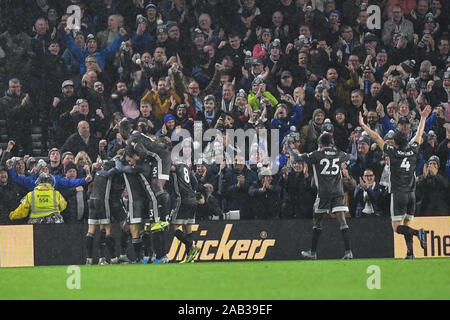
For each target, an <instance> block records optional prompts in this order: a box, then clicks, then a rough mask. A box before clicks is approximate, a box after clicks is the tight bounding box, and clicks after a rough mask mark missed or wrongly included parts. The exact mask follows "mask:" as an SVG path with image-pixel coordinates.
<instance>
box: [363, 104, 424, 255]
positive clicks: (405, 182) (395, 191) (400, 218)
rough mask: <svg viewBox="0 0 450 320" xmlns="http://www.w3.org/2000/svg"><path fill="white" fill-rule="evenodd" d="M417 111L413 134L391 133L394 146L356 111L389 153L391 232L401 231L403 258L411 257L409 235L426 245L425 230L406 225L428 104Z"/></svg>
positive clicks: (413, 203)
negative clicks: (403, 246)
mask: <svg viewBox="0 0 450 320" xmlns="http://www.w3.org/2000/svg"><path fill="white" fill-rule="evenodd" d="M419 113H420V123H419V128H418V129H417V133H416V135H415V136H414V138H413V139H412V140H411V141H410V142H408V140H407V136H406V135H405V134H404V133H403V132H401V131H398V132H396V133H395V134H394V146H390V145H388V144H386V143H385V142H384V140H383V138H381V137H380V135H378V133H376V132H375V131H373V130H371V129H370V128H369V127H368V126H367V125H366V124H365V123H364V118H363V116H362V115H361V113H360V114H359V124H360V125H361V127H362V128H363V129H364V130H365V131H366V132H367V133H368V134H369V135H370V137H372V138H373V139H374V140H375V141H376V143H377V144H378V146H379V147H380V148H381V149H382V150H383V151H384V152H385V153H386V155H387V156H388V157H389V163H390V166H389V168H390V177H391V178H390V180H391V181H390V184H391V218H392V228H393V229H394V231H395V232H397V233H399V234H403V236H404V237H405V242H406V247H407V249H408V252H407V255H406V258H407V259H414V252H413V236H416V237H418V238H419V241H420V245H421V247H422V248H423V249H425V248H426V245H427V242H426V232H425V230H424V229H420V230H415V229H412V228H411V227H409V226H408V224H409V222H410V221H411V220H412V219H413V218H414V213H415V208H416V196H415V191H416V177H415V170H416V162H417V155H418V153H419V147H420V144H421V143H422V135H423V132H424V129H425V121H426V120H427V118H428V116H429V115H430V113H431V106H429V105H428V106H426V107H425V108H424V109H423V110H420V111H419Z"/></svg>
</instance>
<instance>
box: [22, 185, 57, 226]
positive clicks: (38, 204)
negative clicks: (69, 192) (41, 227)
mask: <svg viewBox="0 0 450 320" xmlns="http://www.w3.org/2000/svg"><path fill="white" fill-rule="evenodd" d="M57 193H58V191H56V190H55V189H53V188H52V189H44V190H42V189H39V188H36V189H34V190H33V191H32V192H29V193H28V194H27V197H28V203H29V204H30V205H31V210H30V219H35V218H42V217H46V216H49V215H51V214H52V213H60V212H59V208H58V207H59V206H58V198H59V197H58V196H57Z"/></svg>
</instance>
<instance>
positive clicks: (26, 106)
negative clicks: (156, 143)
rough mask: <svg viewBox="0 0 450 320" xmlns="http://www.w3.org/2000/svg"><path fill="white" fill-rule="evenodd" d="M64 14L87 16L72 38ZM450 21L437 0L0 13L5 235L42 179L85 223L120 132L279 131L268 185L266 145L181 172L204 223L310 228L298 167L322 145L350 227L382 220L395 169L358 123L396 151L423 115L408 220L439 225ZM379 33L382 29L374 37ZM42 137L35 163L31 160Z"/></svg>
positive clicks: (447, 135) (51, 1)
mask: <svg viewBox="0 0 450 320" xmlns="http://www.w3.org/2000/svg"><path fill="white" fill-rule="evenodd" d="M71 5H76V6H79V8H80V9H81V10H80V14H81V17H80V18H81V21H80V25H79V28H75V29H73V28H70V25H72V21H70V19H72V18H73V15H72V13H71V12H69V13H67V8H68V7H69V6H71ZM371 5H377V6H378V7H379V8H380V10H379V14H380V17H375V19H373V18H374V17H373V16H371V15H373V14H377V12H378V11H375V13H373V12H372V11H369V10H368V8H369V6H371ZM448 7H449V3H448V2H447V1H444V0H417V1H416V0H312V1H308V0H296V1H295V0H270V1H265V0H264V1H262V0H260V1H258V0H189V1H187V0H159V1H158V0H154V1H152V2H148V1H144V0H126V1H125V0H91V1H84V0H57V1H56V0H5V1H2V2H1V4H0V89H1V92H2V93H1V94H0V115H1V116H0V119H4V120H6V121H5V123H6V132H7V140H8V141H9V140H11V141H14V143H12V142H11V143H9V144H8V146H7V147H6V148H4V149H5V150H2V163H1V166H0V223H10V221H9V219H8V215H9V212H10V211H12V210H14V209H15V208H16V207H17V205H18V204H19V202H20V199H21V198H22V197H23V196H24V195H25V194H26V193H27V192H28V191H30V188H32V181H34V180H33V178H30V179H28V180H26V179H25V178H26V177H33V176H35V175H38V174H39V172H41V171H42V170H45V169H43V168H47V169H48V171H49V172H50V173H51V174H52V175H54V176H57V177H59V178H58V179H59V180H58V181H59V182H58V183H59V184H58V183H57V186H56V189H60V190H61V192H62V195H63V196H64V197H65V198H66V200H67V201H68V207H67V209H66V213H65V214H64V213H63V217H64V219H65V220H66V222H76V221H78V222H83V221H85V220H86V218H87V212H86V210H87V208H88V206H87V204H86V201H87V200H86V199H87V198H88V196H87V195H88V193H89V182H90V179H91V178H92V177H91V173H92V172H93V171H95V170H98V169H99V168H100V167H101V165H102V159H103V160H105V159H106V158H112V157H114V156H115V155H116V153H117V151H118V150H120V149H122V148H123V147H124V146H125V142H124V140H123V138H122V137H121V136H120V133H119V130H118V123H119V121H120V120H121V119H122V118H124V117H126V118H128V119H129V120H130V121H131V122H132V123H133V125H134V126H135V129H136V130H138V131H140V132H142V133H144V134H148V135H155V136H157V137H161V136H163V137H168V138H170V137H171V136H172V133H173V132H176V131H177V129H179V128H183V129H186V130H188V131H189V132H191V133H192V135H193V133H194V130H195V128H196V127H195V125H194V124H195V122H196V121H199V122H201V124H202V128H203V130H207V129H209V128H216V129H218V130H220V131H221V132H223V135H224V137H226V135H227V132H226V129H244V130H247V129H255V130H256V132H261V130H265V129H278V130H279V137H280V141H279V142H280V148H279V159H278V163H279V166H280V170H279V171H278V173H276V174H272V175H267V174H262V173H261V172H262V171H263V170H262V169H263V168H264V167H263V166H261V165H260V164H264V165H265V164H267V158H268V154H269V150H268V146H264V145H263V146H261V145H256V146H249V151H248V152H247V153H246V156H245V157H241V156H233V157H232V158H231V159H230V158H227V159H226V160H227V161H226V163H225V164H217V163H214V162H208V161H202V162H199V163H193V162H191V163H189V167H190V168H191V170H192V176H195V178H196V180H197V183H196V184H195V186H196V191H198V192H199V193H202V194H203V195H204V197H205V202H204V204H202V205H199V208H198V215H197V219H199V220H201V219H205V220H206V219H213V218H214V219H217V218H218V217H223V214H224V213H228V212H235V211H239V215H240V218H241V219H277V218H282V219H286V218H311V217H312V213H313V204H314V200H315V196H316V190H315V186H314V178H313V176H314V172H313V170H312V168H308V166H307V165H306V164H305V163H303V162H300V161H298V160H295V159H297V158H296V157H295V155H294V154H300V153H306V152H312V151H313V150H316V149H317V147H318V146H317V138H318V137H319V135H320V134H321V133H322V132H325V131H326V132H329V133H331V134H332V135H333V137H334V141H335V144H336V148H338V149H340V150H343V151H345V152H348V153H350V154H351V161H350V163H348V164H347V165H346V166H345V167H343V168H342V172H343V178H344V190H345V192H346V199H347V201H348V203H349V207H350V212H349V215H351V216H354V217H357V218H359V217H369V216H389V169H388V167H389V159H387V158H386V157H385V155H384V154H383V152H382V151H381V150H380V149H379V148H378V147H377V145H376V144H375V143H374V141H372V140H371V139H370V137H369V136H368V135H366V134H365V133H364V132H363V130H362V129H361V128H360V127H359V126H358V125H359V124H358V115H359V112H362V113H363V115H364V117H365V118H366V121H367V123H368V125H369V126H370V127H371V128H372V129H374V130H376V131H377V132H378V133H379V134H380V135H381V136H383V137H384V138H385V140H386V141H387V143H393V141H392V137H393V133H394V132H395V131H397V130H399V131H403V132H405V133H406V134H407V136H408V137H409V138H412V137H413V136H414V134H415V131H416V129H417V126H418V122H419V121H418V120H419V119H418V116H417V115H418V111H417V110H419V109H422V108H424V107H425V106H426V105H430V106H431V107H432V108H433V113H432V115H431V116H430V117H429V118H428V120H427V124H426V128H425V132H426V137H424V138H425V139H424V143H423V144H422V146H421V149H420V155H419V158H418V165H417V169H416V175H417V177H418V178H417V199H418V203H417V208H418V212H417V215H448V214H449V212H450V200H449V197H448V196H447V195H448V193H449V191H450V188H449V181H450V180H449V177H450V55H449V24H448ZM376 18H380V19H379V20H380V22H381V25H380V28H376V26H375V28H373V26H372V25H371V24H372V23H373V21H374V20H375V21H376V20H377V19H376ZM35 127H38V128H41V132H42V138H41V140H42V141H41V149H42V150H41V156H42V155H44V158H45V159H44V161H43V160H40V161H38V160H39V159H38V158H41V157H37V155H36V154H33V148H32V146H31V142H32V139H31V134H32V128H35ZM224 141H225V142H224V143H228V144H230V143H231V144H232V143H233V142H232V141H231V142H230V141H227V139H224ZM176 143H180V142H178V141H173V145H176ZM183 143H184V142H183ZM192 147H193V145H192V144H190V143H187V144H186V146H183V148H186V149H191V151H192ZM201 147H202V148H203V147H207V146H201ZM224 157H229V155H227V154H225V155H224ZM8 159H9V160H8ZM255 159H256V163H258V164H254V163H255V162H254V161H253V162H250V160H255ZM87 177H89V179H87ZM67 180H74V181H75V180H76V181H77V183H78V182H79V183H78V184H79V185H78V186H76V187H73V186H74V184H67ZM25 181H26V182H25ZM69 186H72V187H69ZM124 197H126V195H124Z"/></svg>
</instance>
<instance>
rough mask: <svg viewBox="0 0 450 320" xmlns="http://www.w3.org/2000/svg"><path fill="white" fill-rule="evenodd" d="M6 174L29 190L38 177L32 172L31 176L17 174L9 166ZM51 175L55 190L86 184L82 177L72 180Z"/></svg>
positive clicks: (33, 186) (34, 185)
mask: <svg viewBox="0 0 450 320" xmlns="http://www.w3.org/2000/svg"><path fill="white" fill-rule="evenodd" d="M8 174H9V176H10V177H11V180H12V181H13V182H15V183H17V184H20V185H22V186H24V187H25V188H27V189H28V190H29V191H33V190H34V188H35V187H36V180H37V179H38V175H36V174H33V175H31V176H28V177H26V176H21V175H18V174H17V172H16V170H14V168H11V169H9V170H8ZM53 177H54V178H55V186H54V187H55V190H58V191H60V190H62V189H66V188H76V187H78V186H84V185H85V184H86V179H84V178H82V179H74V180H69V179H64V178H61V177H60V176H57V175H53Z"/></svg>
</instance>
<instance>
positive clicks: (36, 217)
mask: <svg viewBox="0 0 450 320" xmlns="http://www.w3.org/2000/svg"><path fill="white" fill-rule="evenodd" d="M36 184H37V186H36V188H34V190H33V191H31V192H29V193H28V194H27V195H26V196H25V197H24V198H23V199H22V202H21V203H20V205H19V207H17V209H16V210H14V211H12V212H11V213H10V214H9V218H10V219H11V220H18V219H22V218H25V217H27V216H28V223H30V224H44V223H63V222H64V219H63V217H62V216H61V212H62V211H64V210H65V209H66V207H67V201H66V200H65V199H64V197H63V196H62V195H61V194H60V193H59V191H57V190H55V189H54V188H53V185H54V178H53V177H52V176H51V175H50V174H48V173H41V174H40V175H39V178H38V180H37V181H36Z"/></svg>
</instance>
